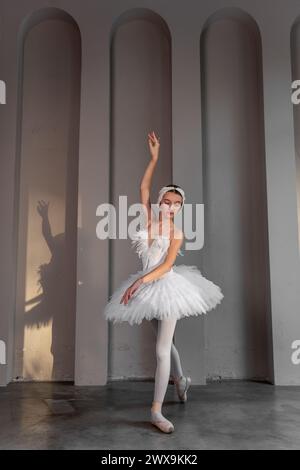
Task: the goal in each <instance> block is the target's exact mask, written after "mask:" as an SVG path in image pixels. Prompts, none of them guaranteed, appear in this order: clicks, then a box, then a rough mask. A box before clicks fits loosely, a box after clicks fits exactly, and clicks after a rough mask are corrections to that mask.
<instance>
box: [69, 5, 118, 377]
mask: <svg viewBox="0 0 300 470" xmlns="http://www.w3.org/2000/svg"><path fill="white" fill-rule="evenodd" d="M97 11H98V13H99V11H100V10H97ZM78 12H79V13H80V15H79V17H80V32H81V37H82V71H81V106H80V139H79V182H78V249H77V308H76V347H75V384H76V385H105V384H106V381H107V341H108V327H107V322H106V320H105V319H104V317H103V315H102V311H103V308H104V306H105V303H106V301H107V298H108V271H109V259H108V247H109V241H108V239H101V238H98V236H97V231H96V230H97V223H98V220H99V219H98V217H97V208H98V207H99V206H101V204H107V203H108V202H109V164H110V161H109V149H110V142H109V140H110V134H109V131H110V115H109V102H110V89H109V76H110V70H109V47H110V27H111V18H109V16H107V15H102V16H101V14H100V13H99V14H95V11H94V9H89V8H85V9H81V8H79V10H78ZM100 209H101V207H100Z"/></svg>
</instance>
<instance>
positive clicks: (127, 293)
mask: <svg viewBox="0 0 300 470" xmlns="http://www.w3.org/2000/svg"><path fill="white" fill-rule="evenodd" d="M142 283H143V280H142V278H141V277H140V278H139V279H137V280H136V281H134V283H133V284H131V286H129V287H128V288H127V289H126V291H125V292H124V294H123V297H122V299H121V301H120V304H121V303H122V302H124V305H127V304H128V301H129V300H130V299H131V297H132V296H133V294H134V293H135V292H136V290H137V289H138V288H139V286H140V285H141V284H142Z"/></svg>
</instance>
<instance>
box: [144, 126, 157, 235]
mask: <svg viewBox="0 0 300 470" xmlns="http://www.w3.org/2000/svg"><path fill="white" fill-rule="evenodd" d="M148 143H149V149H150V155H151V159H150V162H149V163H148V165H147V168H146V171H145V173H144V176H143V178H142V180H141V183H140V196H141V203H142V204H143V208H144V210H145V216H146V221H147V226H148V225H149V222H150V221H151V220H152V211H151V201H150V190H151V183H152V177H153V173H154V169H155V167H156V163H157V161H158V156H159V146H160V144H159V139H158V138H157V137H156V135H155V134H154V132H151V134H148Z"/></svg>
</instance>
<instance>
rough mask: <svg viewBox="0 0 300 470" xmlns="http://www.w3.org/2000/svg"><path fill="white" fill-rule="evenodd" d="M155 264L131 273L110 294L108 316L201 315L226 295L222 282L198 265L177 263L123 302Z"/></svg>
mask: <svg viewBox="0 0 300 470" xmlns="http://www.w3.org/2000/svg"><path fill="white" fill-rule="evenodd" d="M152 269H153V268H149V269H146V270H141V271H137V272H136V273H134V274H131V275H130V276H129V277H128V278H127V279H126V280H125V281H123V282H122V283H121V285H120V286H119V287H118V288H117V289H116V290H115V291H114V293H113V294H112V295H111V296H110V298H109V300H108V302H107V304H106V306H105V309H104V317H105V318H106V319H107V320H109V321H112V322H113V323H114V324H115V323H120V322H124V321H127V322H129V323H130V325H133V324H140V323H141V322H142V320H143V319H146V320H152V319H153V318H156V319H158V320H162V319H164V318H170V317H173V318H176V319H177V320H179V319H180V318H184V317H190V316H195V315H201V314H202V313H206V312H208V311H209V310H211V309H213V308H214V307H216V305H217V304H219V303H220V302H221V300H222V299H223V297H224V295H223V294H222V292H221V289H220V287H219V286H217V285H216V284H214V283H213V282H212V281H210V280H208V279H206V278H205V277H204V276H202V274H201V272H200V271H199V269H198V268H197V266H194V265H184V264H181V265H178V266H176V265H173V266H172V269H171V271H168V272H167V273H166V274H164V275H163V276H162V277H160V278H159V279H156V280H154V281H151V282H148V283H145V284H141V285H140V286H139V287H138V289H137V290H136V291H135V293H134V294H133V295H132V297H131V298H130V300H129V301H128V303H127V305H125V304H124V303H123V302H122V303H120V301H121V298H122V296H123V294H124V292H125V290H126V289H127V288H128V287H129V286H130V285H131V284H132V283H133V282H134V281H135V280H136V279H138V278H139V277H141V276H142V275H144V274H145V273H147V272H148V271H151V270H152Z"/></svg>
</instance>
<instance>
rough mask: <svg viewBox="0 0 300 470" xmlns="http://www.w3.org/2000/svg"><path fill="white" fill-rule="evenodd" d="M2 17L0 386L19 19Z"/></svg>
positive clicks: (7, 343) (8, 352) (9, 278)
mask: <svg viewBox="0 0 300 470" xmlns="http://www.w3.org/2000/svg"><path fill="white" fill-rule="evenodd" d="M3 9H4V8H2V9H1V17H0V22H1V23H0V64H1V69H0V70H1V73H0V80H3V81H4V82H5V84H6V103H5V104H0V157H1V158H0V217H1V230H0V259H1V265H0V340H1V341H3V343H2V348H3V349H5V357H2V358H1V361H0V386H2V385H3V386H5V385H7V383H8V382H10V380H11V376H12V363H13V314H12V312H13V310H14V259H13V252H14V237H13V222H14V207H13V202H14V190H15V186H14V169H15V135H16V115H15V109H16V96H17V83H18V81H17V70H16V69H17V67H16V64H17V61H16V57H17V35H18V31H17V23H18V22H17V21H16V20H15V19H13V18H11V21H10V22H9V23H8V22H4V21H3V17H2V11H3Z"/></svg>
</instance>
